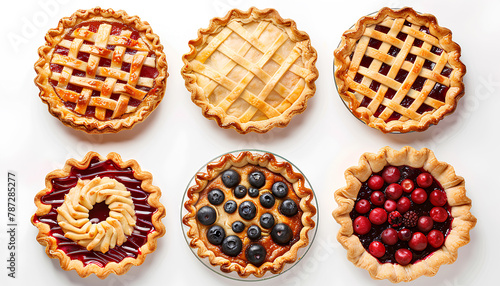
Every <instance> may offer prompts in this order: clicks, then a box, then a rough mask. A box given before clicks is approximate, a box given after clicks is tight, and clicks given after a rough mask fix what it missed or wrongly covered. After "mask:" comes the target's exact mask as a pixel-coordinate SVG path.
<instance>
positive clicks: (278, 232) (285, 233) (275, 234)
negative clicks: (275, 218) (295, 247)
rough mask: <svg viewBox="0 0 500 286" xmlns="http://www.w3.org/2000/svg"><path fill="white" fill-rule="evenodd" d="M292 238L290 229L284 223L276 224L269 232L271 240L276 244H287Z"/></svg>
mask: <svg viewBox="0 0 500 286" xmlns="http://www.w3.org/2000/svg"><path fill="white" fill-rule="evenodd" d="M292 237H293V232H292V229H291V228H290V227H289V226H288V225H286V224H284V223H278V224H276V225H275V226H274V227H273V229H272V230H271V238H272V239H273V241H274V242H276V243H278V244H287V243H289V242H290V240H292Z"/></svg>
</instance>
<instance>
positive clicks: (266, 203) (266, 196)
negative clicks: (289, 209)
mask: <svg viewBox="0 0 500 286" xmlns="http://www.w3.org/2000/svg"><path fill="white" fill-rule="evenodd" d="M259 201H260V204H261V205H262V206H263V207H265V208H266V209H269V208H271V207H272V206H274V196H273V195H271V193H263V194H262V195H260V198H259Z"/></svg>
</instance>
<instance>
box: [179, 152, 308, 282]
mask: <svg viewBox="0 0 500 286" xmlns="http://www.w3.org/2000/svg"><path fill="white" fill-rule="evenodd" d="M227 172H233V174H237V175H235V176H236V177H237V178H238V179H237V181H235V184H233V185H232V186H231V185H226V183H225V182H224V177H226V175H227V174H228V173H227ZM256 173H259V175H260V179H262V181H261V184H260V185H257V184H255V183H254V182H252V181H251V179H250V177H252V176H254V175H255V174H256ZM258 177H259V176H258ZM195 179H196V184H195V185H193V186H191V187H190V188H189V189H188V190H187V196H188V200H187V201H186V202H185V203H184V207H185V208H186V210H187V211H188V213H187V214H186V215H185V216H184V217H183V220H182V221H183V223H184V224H185V225H186V226H188V227H189V229H188V230H187V236H188V237H189V239H190V242H189V245H190V246H191V247H192V248H197V249H198V251H197V255H198V256H199V257H201V258H208V260H209V261H210V263H211V264H212V265H213V266H220V269H221V271H223V272H227V273H229V272H232V271H234V272H236V273H237V274H238V275H239V276H240V277H243V278H244V277H248V276H250V275H254V276H256V277H262V276H263V275H264V274H265V273H266V272H267V271H270V272H272V273H275V274H276V273H280V272H281V271H282V270H283V268H284V266H285V264H287V263H293V262H295V261H296V259H297V258H298V257H297V255H298V254H297V252H298V251H299V249H300V248H302V247H305V246H307V245H308V244H309V242H310V241H309V236H308V232H309V231H310V230H312V229H313V228H314V227H315V222H314V220H313V217H314V216H315V214H316V208H315V207H314V206H313V204H312V200H313V196H314V194H313V192H312V190H311V189H309V188H307V187H306V186H305V179H304V177H303V175H302V174H300V173H296V172H295V171H294V170H293V168H292V166H291V164H290V163H288V162H280V161H278V160H277V159H276V158H275V157H274V156H273V155H272V154H270V153H264V154H262V155H260V154H258V153H252V152H249V151H245V152H241V153H239V154H235V155H232V154H226V155H223V156H221V157H220V158H218V159H216V160H214V161H212V162H210V163H209V164H208V165H207V171H206V173H205V172H199V173H197V174H196V177H195ZM275 184H278V185H281V186H284V185H286V187H285V189H287V193H286V195H285V194H281V195H276V194H275V193H274V192H272V191H271V189H274V188H275V187H276V186H275V187H273V185H275ZM241 190H244V191H243V192H242V193H239V192H240V191H241ZM211 192H215V193H219V194H220V195H217V196H218V198H219V201H218V202H217V201H213V200H212V198H211V197H210V196H211ZM237 193H238V194H237ZM264 201H266V202H264ZM291 201H293V202H292V203H291V204H292V205H295V206H296V207H297V208H296V209H295V212H291V213H288V212H287V211H286V210H284V209H283V208H284V207H283V206H284V205H286V204H288V203H290V202H291ZM269 202H270V203H269ZM231 203H232V204H234V208H233V209H230V208H229V207H228V205H229V204H231ZM247 207H248V208H247ZM207 208H210V209H211V210H212V213H213V214H215V215H216V216H215V217H213V219H214V221H213V222H212V221H209V222H205V221H203V220H204V216H205V215H206V214H207V213H206V212H205V213H203V215H201V216H200V212H203V209H207ZM252 208H253V210H252ZM249 209H250V210H251V211H249V212H247V210H249ZM292 209H293V208H292ZM283 225H287V226H288V227H287V226H283ZM280 227H282V228H283V229H281V231H282V233H286V232H288V234H289V236H288V238H287V239H285V240H284V241H282V240H280V239H279V238H276V235H275V234H276V233H278V231H280V229H279V228H280ZM212 228H215V229H216V230H217V229H218V230H217V231H219V234H218V235H217V236H216V238H217V237H218V238H219V241H218V242H216V243H214V242H213V240H211V239H210V237H209V236H211V229H212ZM238 228H240V229H239V230H238ZM252 228H253V229H256V230H257V235H256V236H254V234H253V233H252V230H251V229H252ZM273 233H274V234H273ZM280 234H281V233H280ZM229 238H233V239H234V241H230V242H229V243H228V245H230V244H231V243H234V244H238V243H240V249H238V250H236V251H235V252H234V253H229V252H228V251H227V250H226V249H225V245H224V244H225V241H226V239H229ZM223 239H224V241H222V240H223ZM252 247H253V248H256V249H258V250H260V251H261V253H260V256H254V255H252V254H250V252H251V250H250V249H251V248H252ZM250 256H252V257H250ZM255 260H258V261H257V262H254V261H255Z"/></svg>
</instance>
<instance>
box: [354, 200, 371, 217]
mask: <svg viewBox="0 0 500 286" xmlns="http://www.w3.org/2000/svg"><path fill="white" fill-rule="evenodd" d="M370 208H371V205H370V202H369V201H368V200H366V199H361V200H359V201H358V202H357V203H356V206H355V207H354V209H355V210H356V211H357V212H358V213H360V214H365V213H367V212H369V211H370Z"/></svg>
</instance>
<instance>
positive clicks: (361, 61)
mask: <svg viewBox="0 0 500 286" xmlns="http://www.w3.org/2000/svg"><path fill="white" fill-rule="evenodd" d="M464 74H465V66H464V65H463V64H462V62H461V61H460V46H459V45H458V44H456V43H455V42H453V41H452V37H451V31H450V30H448V29H446V28H443V27H440V26H439V25H438V23H437V20H436V18H435V17H434V16H432V15H430V14H419V13H417V12H415V11H414V10H413V9H411V8H403V9H400V10H392V9H389V8H382V9H381V10H380V11H379V12H378V13H377V14H376V15H374V16H366V17H362V18H361V19H360V20H359V21H358V22H357V23H356V25H355V26H354V27H353V28H352V29H350V30H347V31H346V32H344V34H343V35H342V41H341V43H340V45H339V47H338V48H337V49H336V50H335V82H336V83H337V88H338V92H339V94H340V96H341V97H342V99H343V100H344V102H345V104H346V105H347V106H348V107H349V109H350V110H351V112H352V113H353V114H354V115H355V116H356V117H358V118H359V119H361V120H362V121H364V122H365V123H366V124H368V126H370V127H373V128H376V129H379V130H381V131H382V132H384V133H387V132H409V131H423V130H426V129H427V128H429V126H430V125H431V124H437V123H438V122H439V121H440V120H441V119H442V118H443V117H444V116H445V115H447V114H450V113H452V112H453V111H454V110H455V108H456V105H457V102H458V99H459V98H460V97H462V96H463V94H464V85H463V82H462V78H463V76H464Z"/></svg>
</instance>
